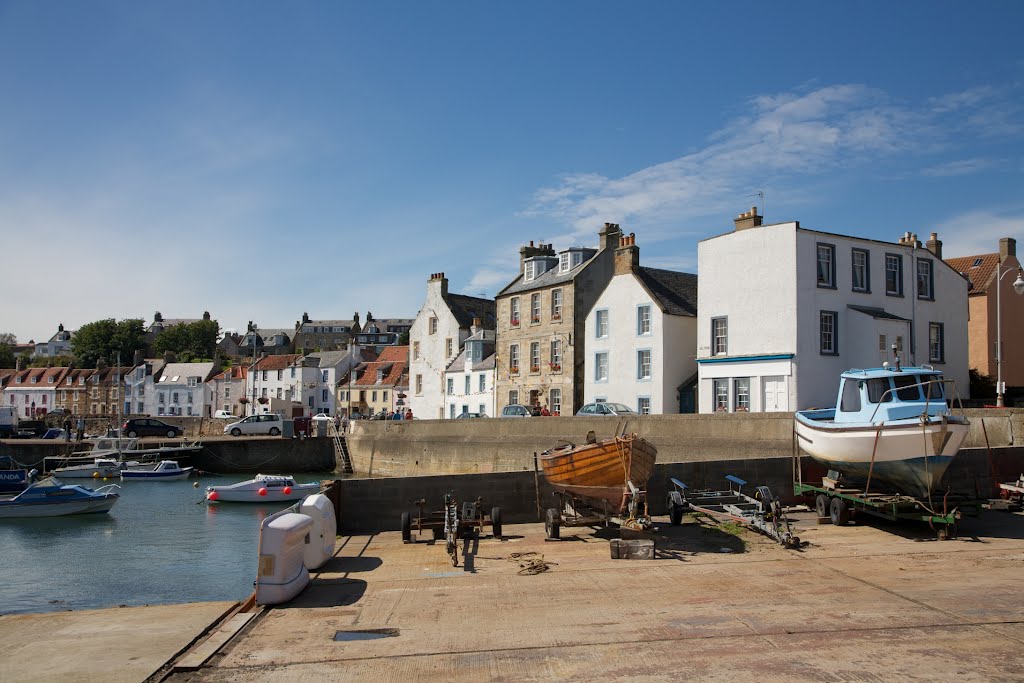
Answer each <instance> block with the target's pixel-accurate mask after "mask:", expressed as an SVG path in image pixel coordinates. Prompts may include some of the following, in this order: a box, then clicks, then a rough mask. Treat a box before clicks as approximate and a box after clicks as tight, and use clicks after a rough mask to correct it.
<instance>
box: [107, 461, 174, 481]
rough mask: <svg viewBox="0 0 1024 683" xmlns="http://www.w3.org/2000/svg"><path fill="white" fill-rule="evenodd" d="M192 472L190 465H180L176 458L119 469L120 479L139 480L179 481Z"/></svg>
mask: <svg viewBox="0 0 1024 683" xmlns="http://www.w3.org/2000/svg"><path fill="white" fill-rule="evenodd" d="M190 474H192V468H191V467H181V466H179V465H178V461H177V460H161V461H160V462H159V463H157V464H156V465H137V466H132V467H128V468H127V469H123V470H121V479H134V480H137V481H138V480H141V481H180V480H182V479H188V475H190Z"/></svg>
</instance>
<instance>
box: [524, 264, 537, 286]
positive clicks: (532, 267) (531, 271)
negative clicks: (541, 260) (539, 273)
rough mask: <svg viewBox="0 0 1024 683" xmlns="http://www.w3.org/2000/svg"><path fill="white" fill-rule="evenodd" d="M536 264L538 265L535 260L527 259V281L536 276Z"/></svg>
mask: <svg viewBox="0 0 1024 683" xmlns="http://www.w3.org/2000/svg"><path fill="white" fill-rule="evenodd" d="M535 266H536V264H535V263H534V262H533V261H527V262H526V281H527V282H531V281H532V280H533V278H534V277H536V276H535V275H534V273H536V267H535Z"/></svg>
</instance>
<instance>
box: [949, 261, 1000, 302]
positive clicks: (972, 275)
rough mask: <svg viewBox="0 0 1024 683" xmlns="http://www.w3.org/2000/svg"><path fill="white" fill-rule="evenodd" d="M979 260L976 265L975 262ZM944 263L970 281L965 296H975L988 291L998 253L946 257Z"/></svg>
mask: <svg viewBox="0 0 1024 683" xmlns="http://www.w3.org/2000/svg"><path fill="white" fill-rule="evenodd" d="M977 261H980V263H979V264H978V265H974V264H975V262H977ZM946 263H947V264H949V267H950V268H952V269H953V270H955V271H956V272H958V273H962V274H963V275H964V277H966V278H967V279H968V280H969V281H970V283H971V287H970V289H968V290H967V296H977V295H979V294H984V293H985V292H987V291H988V288H989V286H990V285H991V284H992V278H993V277H995V274H996V270H997V269H998V268H999V254H978V255H976V256H958V257H957V258H948V259H946Z"/></svg>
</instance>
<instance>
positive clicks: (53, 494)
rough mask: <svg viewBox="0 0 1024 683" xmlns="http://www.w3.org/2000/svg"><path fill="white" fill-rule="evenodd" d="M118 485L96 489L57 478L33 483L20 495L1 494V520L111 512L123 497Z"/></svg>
mask: <svg viewBox="0 0 1024 683" xmlns="http://www.w3.org/2000/svg"><path fill="white" fill-rule="evenodd" d="M116 488H117V484H109V485H107V486H104V487H102V488H99V489H96V490H95V491H93V490H92V489H89V488H86V487H84V486H78V485H77V484H75V485H70V486H66V485H63V484H61V483H60V482H59V481H57V480H56V479H54V478H53V477H48V478H46V479H43V480H42V481H39V482H36V483H35V484H32V485H30V486H29V487H28V488H26V489H25V490H24V491H22V492H21V493H19V494H18V495H16V496H13V497H10V496H2V497H0V519H13V518H21V517H61V516H64V515H86V514H93V513H101V512H109V511H110V508H112V507H114V503H116V502H117V499H118V498H119V497H120V495H119V494H118V493H116V492H115V491H114V489H116Z"/></svg>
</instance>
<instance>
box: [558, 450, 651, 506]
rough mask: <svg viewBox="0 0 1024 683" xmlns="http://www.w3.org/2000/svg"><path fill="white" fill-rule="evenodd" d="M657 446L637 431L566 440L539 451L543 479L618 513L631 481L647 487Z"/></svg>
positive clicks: (627, 495)
mask: <svg viewBox="0 0 1024 683" xmlns="http://www.w3.org/2000/svg"><path fill="white" fill-rule="evenodd" d="M657 456H658V449H657V448H655V447H654V445H653V444H651V443H650V442H649V441H647V440H645V439H642V438H641V437H639V436H637V435H636V434H629V435H628V436H615V437H612V438H610V439H602V440H600V441H594V442H593V443H584V444H580V445H578V446H577V445H576V444H572V443H567V444H564V445H562V446H557V447H555V448H552V449H550V450H547V451H544V452H543V453H541V454H540V463H541V467H542V471H543V472H544V478H545V479H546V480H547V481H548V483H549V484H551V485H552V486H553V487H554V488H555V489H556V490H558V491H561V492H562V493H566V494H569V495H570V496H575V497H578V498H582V499H584V500H586V501H588V502H590V503H592V504H595V505H597V506H598V507H604V506H605V504H607V506H608V507H609V509H610V510H611V511H614V512H619V511H621V510H622V509H623V508H625V506H626V502H627V498H628V497H629V494H630V487H629V484H630V483H632V484H633V486H634V487H636V488H637V489H641V490H643V489H646V488H647V480H648V479H649V478H650V477H651V472H652V471H653V470H654V461H655V460H656V459H657Z"/></svg>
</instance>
